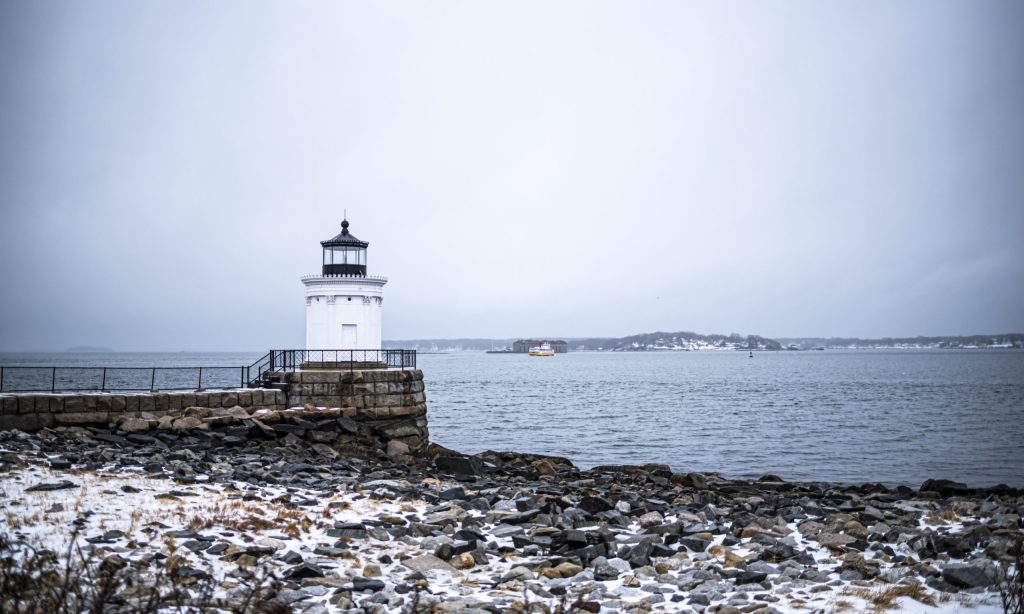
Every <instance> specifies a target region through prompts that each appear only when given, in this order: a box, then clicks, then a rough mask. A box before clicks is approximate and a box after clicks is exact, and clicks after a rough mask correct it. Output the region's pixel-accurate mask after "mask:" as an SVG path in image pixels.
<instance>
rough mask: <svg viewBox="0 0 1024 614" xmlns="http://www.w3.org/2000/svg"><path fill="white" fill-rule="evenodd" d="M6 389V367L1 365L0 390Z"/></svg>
mask: <svg viewBox="0 0 1024 614" xmlns="http://www.w3.org/2000/svg"><path fill="white" fill-rule="evenodd" d="M3 391H4V368H3V367H0V392H3Z"/></svg>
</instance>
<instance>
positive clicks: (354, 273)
mask: <svg viewBox="0 0 1024 614" xmlns="http://www.w3.org/2000/svg"><path fill="white" fill-rule="evenodd" d="M320 245H322V246H323V251H324V256H323V270H322V274H321V275H309V276H306V277H303V278H302V283H303V284H304V285H305V286H306V349H307V350H379V349H381V313H382V303H383V302H384V297H383V290H384V284H386V283H388V280H387V278H386V277H371V276H368V275H367V274H366V248H367V247H368V246H369V245H370V244H369V243H367V242H366V241H360V240H359V239H357V238H356V237H354V236H353V235H352V234H350V233H349V231H348V220H347V219H346V220H343V221H342V222H341V234H339V235H337V236H336V237H334V238H332V239H328V240H326V241H321V242H320Z"/></svg>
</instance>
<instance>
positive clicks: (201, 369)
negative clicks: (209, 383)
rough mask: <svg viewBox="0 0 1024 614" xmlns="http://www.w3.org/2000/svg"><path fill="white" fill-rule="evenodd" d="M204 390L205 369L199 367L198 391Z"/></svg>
mask: <svg viewBox="0 0 1024 614" xmlns="http://www.w3.org/2000/svg"><path fill="white" fill-rule="evenodd" d="M202 389H203V368H202V367H199V382H198V384H197V385H196V390H202Z"/></svg>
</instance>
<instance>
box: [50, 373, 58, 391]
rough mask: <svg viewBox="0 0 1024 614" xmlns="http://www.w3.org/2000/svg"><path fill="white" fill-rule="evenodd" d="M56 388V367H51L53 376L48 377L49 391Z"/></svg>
mask: <svg viewBox="0 0 1024 614" xmlns="http://www.w3.org/2000/svg"><path fill="white" fill-rule="evenodd" d="M56 390H57V367H54V368H53V377H52V378H51V379H50V392H56Z"/></svg>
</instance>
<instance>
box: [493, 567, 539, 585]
mask: <svg viewBox="0 0 1024 614" xmlns="http://www.w3.org/2000/svg"><path fill="white" fill-rule="evenodd" d="M535 577H536V576H535V575H534V573H533V572H532V571H530V570H529V568H527V567H523V566H521V565H519V566H516V567H513V568H512V569H510V570H508V573H506V574H505V575H503V576H501V582H510V581H512V580H518V581H520V582H525V581H527V580H533V579H534V578H535Z"/></svg>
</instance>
